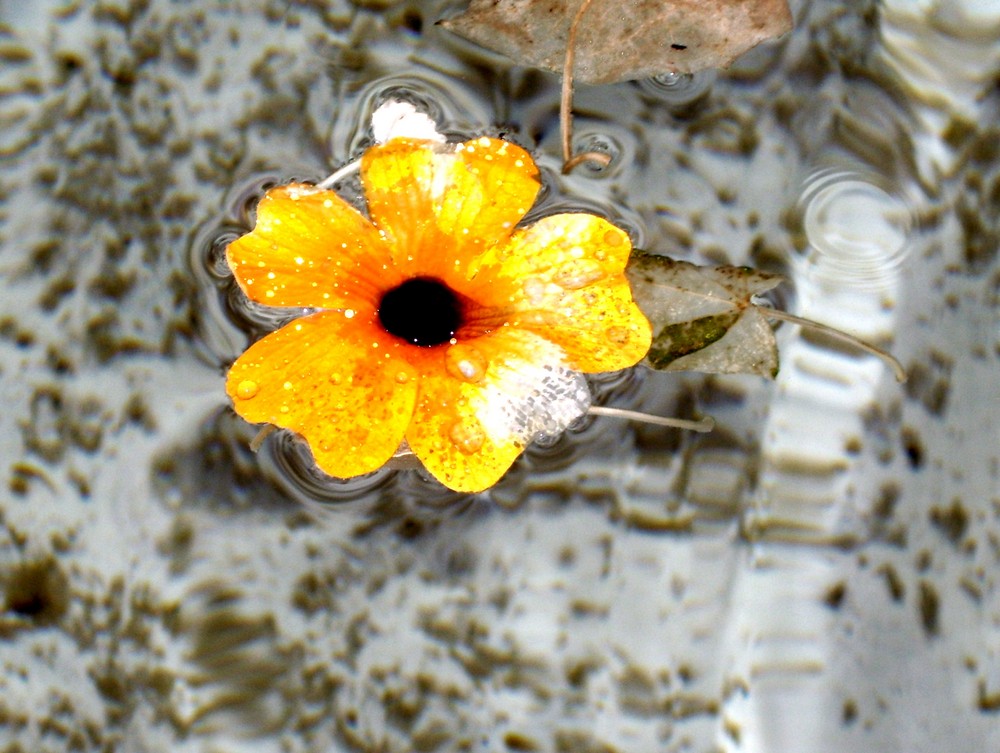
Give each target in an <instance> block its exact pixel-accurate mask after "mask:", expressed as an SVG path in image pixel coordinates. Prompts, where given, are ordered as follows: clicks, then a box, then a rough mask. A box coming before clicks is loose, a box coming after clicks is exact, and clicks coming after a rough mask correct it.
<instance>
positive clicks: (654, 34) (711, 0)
mask: <svg viewBox="0 0 1000 753" xmlns="http://www.w3.org/2000/svg"><path fill="white" fill-rule="evenodd" d="M582 2H583V0H472V2H471V3H470V4H469V8H468V10H466V11H465V12H464V13H462V14H460V15H458V16H456V17H454V18H452V19H450V20H448V21H444V22H443V25H444V27H445V28H447V29H449V30H450V31H453V32H455V33H457V34H460V35H462V36H463V37H466V38H467V39H471V40H472V41H473V42H476V43H477V44H480V45H482V46H483V47H487V48H489V49H491V50H496V51H497V52H501V53H503V54H504V55H506V56H507V57H509V58H511V59H512V60H514V61H516V62H517V63H519V64H521V65H531V66H535V67H538V68H545V69H547V70H550V71H561V70H562V68H563V62H564V60H565V59H566V43H567V39H568V37H569V30H570V25H571V24H572V22H573V18H574V17H575V16H576V13H577V10H578V9H579V8H580V5H581V4H582ZM791 28H792V15H791V12H790V11H789V8H788V0H593V2H592V3H591V6H590V8H588V9H587V10H586V12H585V13H584V15H583V17H582V18H581V22H580V25H579V27H578V29H577V35H576V44H575V52H576V59H575V65H574V69H573V75H574V77H575V78H576V80H577V81H578V82H582V83H585V84H610V83H614V82H616V81H627V80H630V79H638V78H649V77H651V76H656V75H659V74H664V73H694V72H695V71H699V70H702V69H704V68H724V67H726V66H727V65H729V64H730V63H731V62H732V61H733V60H735V59H736V58H737V57H739V56H740V55H742V54H743V53H744V52H746V51H747V50H749V49H750V48H751V47H754V46H756V45H758V44H760V43H761V42H763V41H764V40H766V39H770V38H772V37H776V36H779V35H781V34H784V33H785V32H787V31H789V30H790V29H791Z"/></svg>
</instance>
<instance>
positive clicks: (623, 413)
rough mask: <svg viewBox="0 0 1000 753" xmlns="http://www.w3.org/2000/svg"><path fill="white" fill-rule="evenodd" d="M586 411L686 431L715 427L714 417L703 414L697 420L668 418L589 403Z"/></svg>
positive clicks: (591, 413) (707, 430)
mask: <svg viewBox="0 0 1000 753" xmlns="http://www.w3.org/2000/svg"><path fill="white" fill-rule="evenodd" d="M587 413H589V414H590V415H592V416H608V417H610V418H623V419H625V420H626V421H638V422H639V423H643V424H653V425H654V426H669V427H671V428H674V429H687V430H688V431H698V432H702V433H705V432H709V431H711V430H712V429H714V428H715V419H714V418H712V417H711V416H705V417H704V418H701V419H699V420H697V421H688V420H687V419H684V418H668V417H667V416H654V415H652V414H651V413H640V412H639V411H634V410H626V409H624V408H611V407H608V406H606V405H591V406H590V407H589V408H588V409H587Z"/></svg>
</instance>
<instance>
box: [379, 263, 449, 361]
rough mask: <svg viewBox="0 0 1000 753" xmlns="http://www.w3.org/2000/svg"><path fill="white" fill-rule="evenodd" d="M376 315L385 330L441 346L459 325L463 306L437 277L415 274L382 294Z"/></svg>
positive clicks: (402, 336)
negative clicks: (416, 275) (417, 275)
mask: <svg viewBox="0 0 1000 753" xmlns="http://www.w3.org/2000/svg"><path fill="white" fill-rule="evenodd" d="M378 318H379V321H380V322H381V323H382V326H383V327H384V328H385V331H386V332H388V333H389V334H390V335H395V336H396V337H400V338H402V339H404V340H406V341H407V342H408V343H412V344H413V345H440V344H441V343H445V342H448V340H450V339H451V338H452V337H454V336H455V332H457V331H458V328H459V327H460V326H462V306H461V302H460V301H459V300H458V296H456V295H455V293H454V292H452V290H451V288H449V287H448V286H447V285H445V284H444V283H443V282H441V281H440V280H437V279H434V278H433V277H414V278H413V279H412V280H407V281H406V282H404V283H403V284H402V285H398V286H397V287H395V288H393V289H392V290H390V291H389V292H388V293H386V294H385V295H384V296H382V300H381V301H380V302H379V305H378Z"/></svg>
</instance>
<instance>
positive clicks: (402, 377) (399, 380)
mask: <svg viewBox="0 0 1000 753" xmlns="http://www.w3.org/2000/svg"><path fill="white" fill-rule="evenodd" d="M408 381H410V375H409V374H407V373H406V372H405V371H400V372H397V373H396V384H406V383H407V382H408Z"/></svg>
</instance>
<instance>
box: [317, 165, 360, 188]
mask: <svg viewBox="0 0 1000 753" xmlns="http://www.w3.org/2000/svg"><path fill="white" fill-rule="evenodd" d="M360 169H361V160H354V162H350V163H348V164H346V165H344V166H343V167H342V168H340V169H339V170H337V172H335V173H334V174H333V175H330V176H329V177H327V178H324V179H323V180H322V181H320V182H319V183H317V184H316V188H332V187H333V186H335V185H337V184H338V183H340V181H342V180H343V179H344V178H346V177H347V176H348V175H353V174H354V173H356V172H358V170H360Z"/></svg>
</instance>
